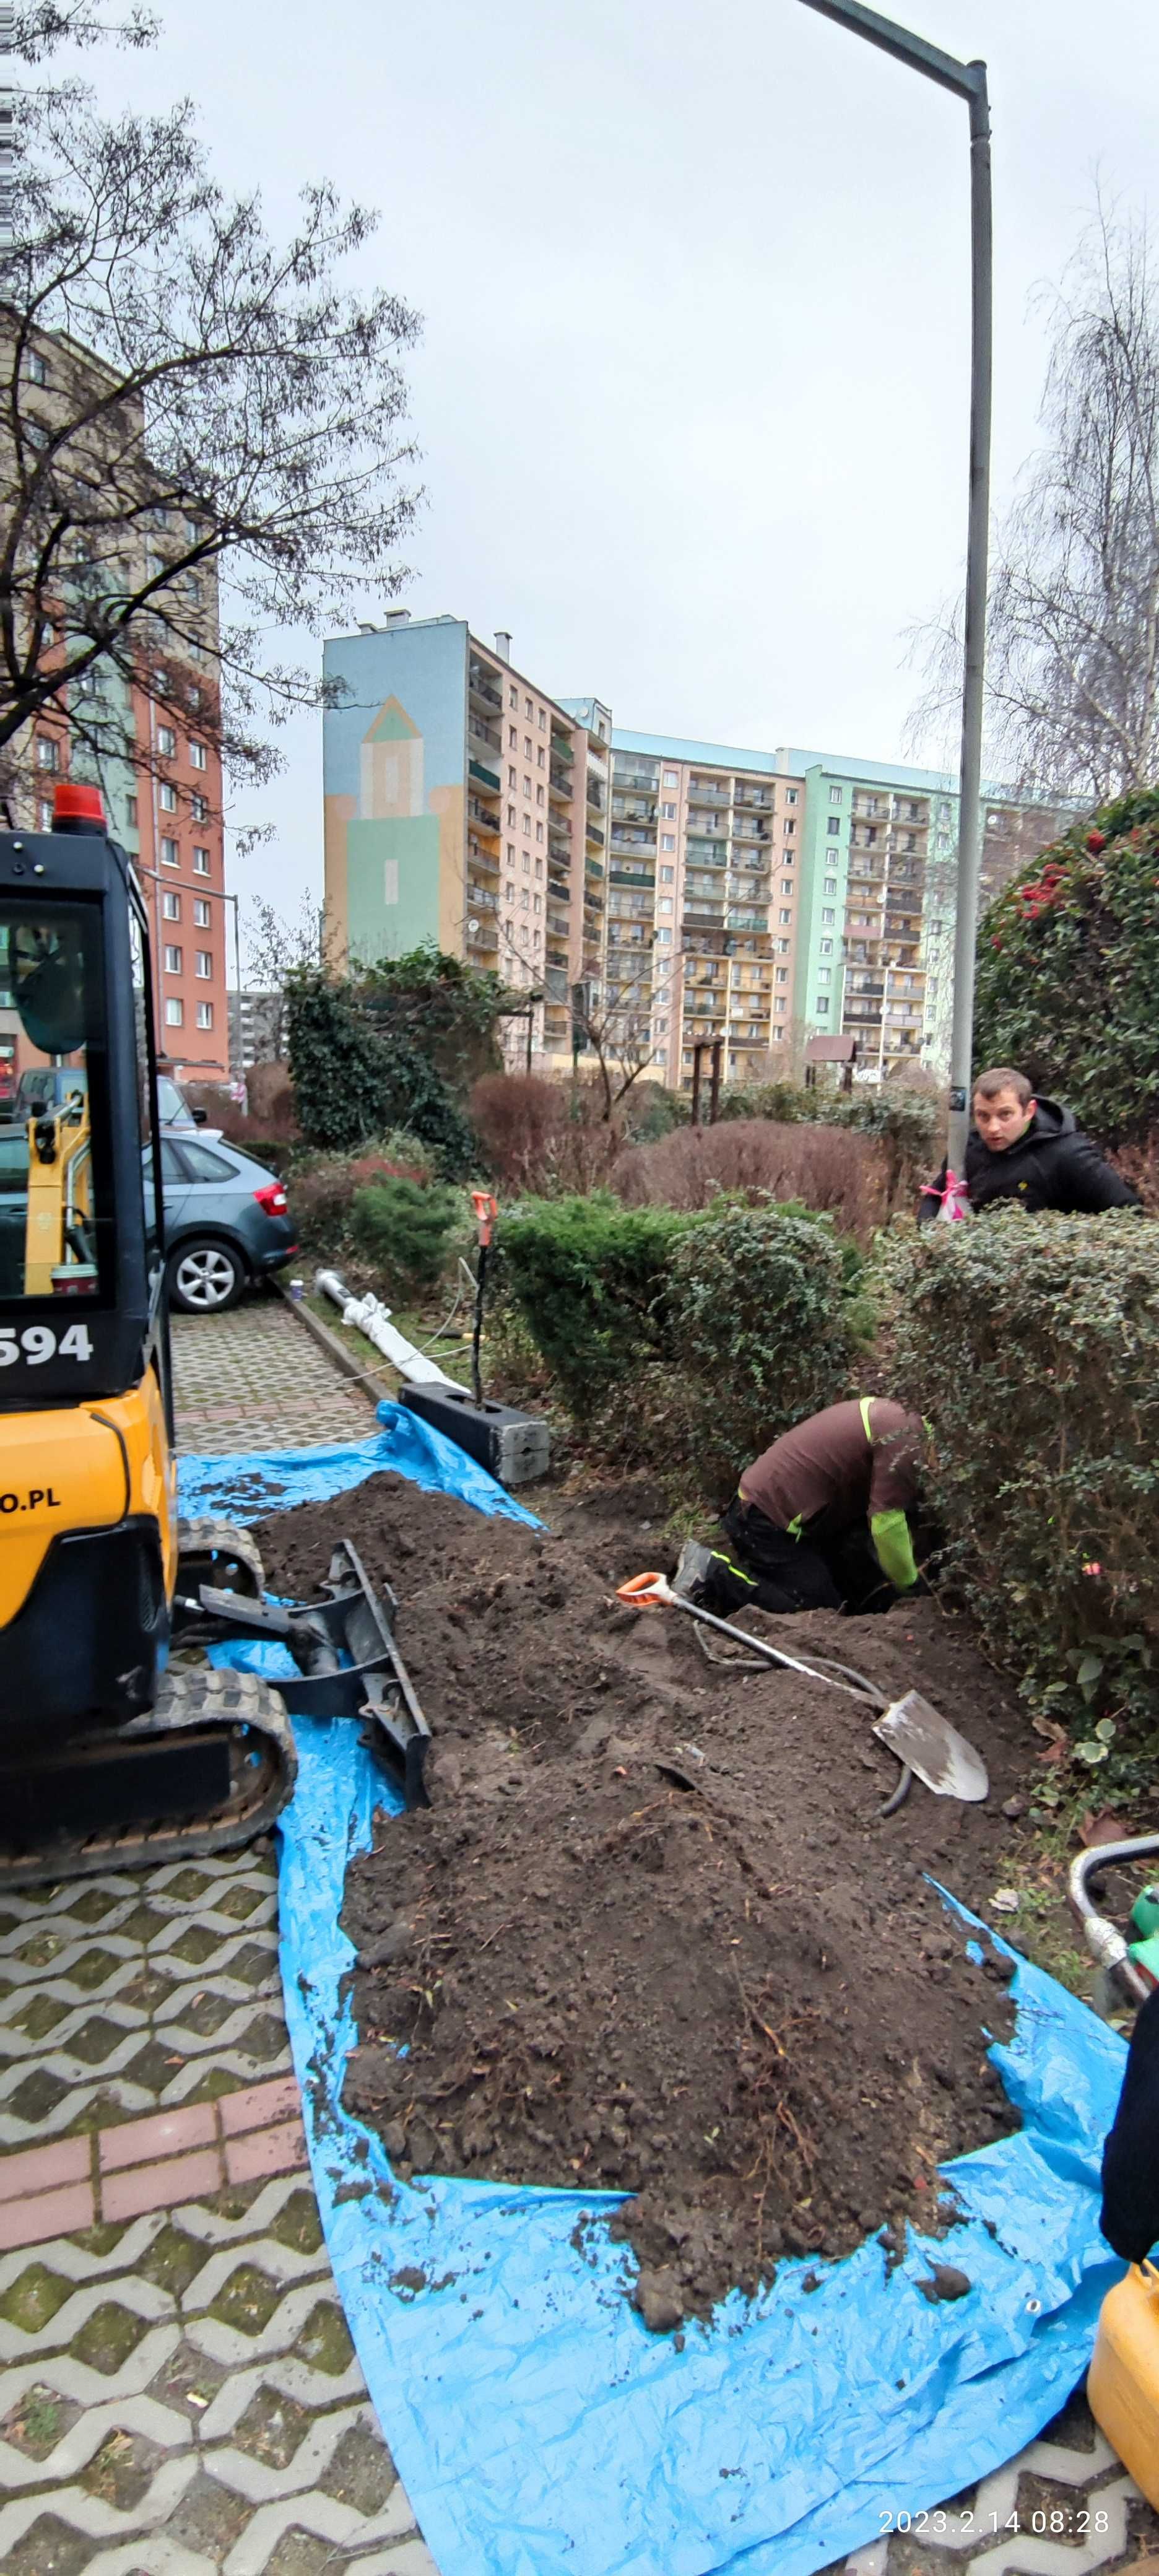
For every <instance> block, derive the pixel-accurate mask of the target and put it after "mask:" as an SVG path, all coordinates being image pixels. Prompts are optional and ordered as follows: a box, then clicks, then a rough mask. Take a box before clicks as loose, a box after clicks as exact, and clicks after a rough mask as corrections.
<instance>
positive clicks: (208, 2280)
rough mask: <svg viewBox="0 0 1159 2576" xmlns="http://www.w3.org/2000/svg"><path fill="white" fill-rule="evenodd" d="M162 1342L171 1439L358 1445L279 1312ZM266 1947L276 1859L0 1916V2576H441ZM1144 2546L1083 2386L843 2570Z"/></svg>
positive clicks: (15, 1902) (1012, 2573) (1156, 2524)
mask: <svg viewBox="0 0 1159 2576" xmlns="http://www.w3.org/2000/svg"><path fill="white" fill-rule="evenodd" d="M174 1351H175V1361H176V1380H177V1401H178V1423H179V1433H180V1438H181V1442H182V1445H183V1446H184V1447H186V1448H196V1449H199V1450H206V1451H208V1452H210V1453H211V1454H212V1453H213V1452H214V1451H215V1450H217V1451H220V1450H229V1449H234V1448H241V1447H246V1446H248V1445H250V1444H251V1443H260V1442H268V1443H269V1445H270V1446H272V1447H286V1446H291V1445H296V1444H298V1443H299V1442H302V1443H308V1442H310V1441H312V1440H313V1441H320V1440H332V1439H341V1438H348V1437H355V1438H359V1437H364V1436H365V1434H366V1432H367V1430H368V1428H369V1426H370V1421H371V1418H372V1417H371V1414H370V1409H369V1406H368V1405H367V1404H365V1403H364V1401H363V1400H362V1398H361V1397H360V1396H359V1395H358V1393H357V1392H356V1391H354V1390H352V1389H351V1388H349V1387H348V1386H347V1385H346V1384H345V1383H344V1381H342V1380H341V1379H340V1378H339V1377H338V1376H337V1374H336V1373H334V1372H332V1370H331V1368H330V1366H329V1363H328V1362H327V1360H326V1359H325V1357H324V1355H323V1354H322V1353H321V1352H320V1351H318V1350H317V1348H316V1347H315V1345H314V1344H313V1343H312V1342H311V1341H310V1339H309V1337H308V1335H307V1334H306V1333H305V1332H304V1331H303V1330H302V1328H301V1326H300V1325H299V1323H298V1321H297V1319H296V1318H295V1317H294V1316H293V1315H290V1314H287V1313H286V1311H285V1310H284V1308H282V1307H281V1305H280V1304H279V1303H277V1302H275V1301H274V1300H272V1299H271V1300H269V1301H265V1300H262V1301H255V1302H252V1303H250V1304H249V1305H246V1306H243V1307H241V1308H239V1309H237V1310H235V1312H234V1313H233V1314H230V1315H225V1316H221V1317H215V1318H210V1317H204V1318H202V1317H197V1318H193V1317H189V1318H185V1317H179V1318H175V1323H174ZM276 1944H277V1884H276V1877H275V1871H274V1860H273V1853H272V1849H271V1847H270V1845H269V1843H268V1842H265V1843H262V1844H258V1845H255V1846H253V1847H252V1848H251V1849H250V1850H249V1851H246V1852H241V1853H237V1854H230V1855H228V1856H226V1857H224V1858H223V1859H221V1860H218V1861H205V1860H198V1861H196V1862H191V1863H188V1864H178V1863H172V1862H171V1863H169V1864H168V1865H167V1866H164V1867H161V1868H156V1869H153V1870H149V1871H142V1872H141V1873H140V1874H134V1875H130V1874H128V1873H121V1874H117V1873H110V1874H109V1875H108V1876H107V1877H104V1878H97V1879H87V1880H83V1881H80V1882H78V1883H74V1884H73V1885H72V1886H61V1887H55V1888H36V1889H30V1890H28V1891H26V1892H22V1893H20V1894H15V1895H12V1896H8V1897H0V2567H2V2568H3V2569H4V2571H5V2576H145V2571H146V2570H148V2576H347V2571H349V2576H438V2571H437V2569H436V2568H435V2564H434V2561H433V2559H432V2558H431V2556H430V2553H429V2551H428V2550H427V2549H426V2547H425V2545H424V2543H423V2541H422V2539H421V2538H420V2536H419V2534H418V2532H417V2530H416V2529H415V2524H414V2515H413V2513H412V2511H411V2508H410V2505H409V2502H408V2500H407V2497H406V2495H405V2493H404V2490H403V2488H402V2485H401V2483H400V2481H399V2480H398V2478H397V2476H396V2473H395V2469H394V2464H393V2462H392V2460H391V2456H390V2452H389V2449H388V2447H387V2444H386V2442H385V2441H384V2439H383V2436H382V2432H381V2430H380V2428H379V2426H378V2424H377V2421H376V2418H375V2416H374V2413H373V2410H372V2409H371V2407H370V2405H369V2403H368V2400H367V2394H366V2389H365V2385H364V2382H363V2379H362V2376H361V2372H360V2370H359V2368H358V2364H357V2361H356V2359H355V2356H354V2353H353V2349H352V2347H351V2343H350V2339H349V2336H348V2334H347V2331H346V2326H345V2323H344V2320H343V2317H342V2312H341V2308H340V2305H339V2302H338V2299H337V2295H336V2292H335V2289H334V2284H333V2280H332V2277H331V2274H330V2270H329V2266H328V2263H327V2260H326V2254H325V2249H324V2246H323V2243H322V2235H321V2229H320V2226H319V2221H318V2215H317V2209H316V2206H315V2203H314V2198H313V2193H312V2191H311V2189H310V2186H309V2181H308V2178H307V2175H306V2172H305V2169H304V2165H303V2153H304V2143H303V2139H302V2134H301V2129H300V2125H299V2122H298V2119H297V2116H296V2088H295V2086H294V2082H293V2077H292V2072H291V2069H290V2057H289V2049H288V2045H287V2039H286V2031H285V2024H284V2021H283V2018H282V2010H281V1990H280V1982H279V1977H278V1966H277V1947H276ZM971 2511H972V2516H973V2519H972V2520H970V2519H969V2516H970V2514H971ZM1060 2515H1061V2516H1062V2517H1063V2519H1062V2521H1061V2524H1060V2522H1059V2520H1058V2517H1059V2516H1060ZM1043 2516H1045V2518H1046V2519H1045V2528H1044V2527H1043V2520H1042V2517H1043ZM1052 2516H1053V2517H1055V2519H1054V2521H1053V2523H1052V2519H1051V2517H1052ZM1036 2517H1037V2518H1038V2528H1037V2529H1036V2528H1035V2519H1036ZM1015 2526H1017V2527H1015ZM1060 2532H1061V2536H1058V2537H1056V2536H1055V2534H1058V2533H1060ZM1157 2546H1159V2516H1156V2515H1154V2514H1152V2513H1150V2511H1149V2509H1148V2508H1147V2507H1146V2506H1145V2505H1143V2504H1142V2503H1141V2501H1140V2500H1139V2499H1138V2496H1137V2491H1136V2490H1135V2489H1134V2487H1133V2486H1132V2484H1131V2481H1130V2480H1129V2479H1128V2478H1126V2477H1125V2476H1124V2474H1123V2472H1122V2470H1121V2468H1120V2467H1119V2464H1118V2463H1117V2461H1115V2460H1114V2459H1113V2458H1112V2455H1111V2453H1110V2452H1109V2450H1108V2449H1107V2447H1106V2445H1105V2444H1104V2443H1103V2442H1102V2441H1101V2439H1100V2437H1099V2436H1098V2435H1097V2434H1096V2432H1095V2429H1094V2426H1093V2424H1092V2422H1091V2419H1090V2416H1089V2414H1088V2412H1087V2410H1086V2407H1085V2404H1084V2402H1083V2401H1082V2399H1081V2397H1079V2398H1076V2399H1075V2400H1073V2401H1072V2404H1071V2406H1070V2407H1069V2408H1068V2409H1067V2410H1066V2413H1065V2415H1064V2416H1063V2417H1062V2418H1060V2419H1059V2420H1058V2422H1057V2423H1056V2424H1055V2425H1054V2426H1051V2427H1050V2428H1048V2435H1047V2437H1046V2438H1045V2439H1044V2440H1043V2441H1042V2442H1039V2443H1036V2444H1033V2445H1032V2446H1031V2449H1030V2450H1029V2451H1028V2452H1026V2453H1024V2454H1023V2455H1022V2458H1021V2459H1020V2460H1018V2461H1015V2462H1014V2463H1012V2464H1011V2466H1010V2467H1008V2468H1007V2469H1005V2470H1003V2471H1001V2472H1000V2473H999V2474H998V2475H997V2476H996V2477H993V2478H990V2479H988V2480H986V2481H984V2483H983V2485H982V2486H981V2487H980V2488H979V2489H978V2490H977V2492H976V2494H973V2495H970V2494H967V2495H964V2496H959V2497H955V2498H954V2499H953V2501H952V2506H951V2507H947V2510H946V2515H945V2519H944V2525H943V2526H942V2527H939V2518H938V2517H937V2516H929V2517H927V2518H926V2521H925V2524H924V2526H922V2527H921V2528H920V2529H919V2530H918V2531H917V2532H915V2533H904V2532H903V2533H899V2534H894V2535H893V2536H892V2537H890V2538H888V2539H887V2540H886V2541H885V2542H883V2543H879V2544H876V2545H874V2546H872V2547H871V2548H869V2549H863V2550H861V2551H859V2552H858V2553H857V2554H856V2556H855V2557H854V2558H852V2559H851V2560H849V2562H848V2567H849V2570H850V2571H851V2576H1007V2571H1009V2576H1087V2571H1088V2570H1090V2571H1094V2570H1096V2569H1106V2570H1108V2571H1110V2570H1112V2569H1114V2570H1118V2569H1121V2568H1127V2567H1129V2566H1131V2565H1134V2564H1135V2563H1136V2561H1137V2559H1138V2557H1139V2553H1140V2551H1142V2552H1144V2553H1146V2552H1147V2551H1148V2550H1153V2549H1155V2548H1156V2547H1157Z"/></svg>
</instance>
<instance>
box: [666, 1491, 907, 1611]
mask: <svg viewBox="0 0 1159 2576" xmlns="http://www.w3.org/2000/svg"><path fill="white" fill-rule="evenodd" d="M723 1528H724V1532H725V1541H726V1544H725V1546H724V1547H723V1548H721V1549H718V1550H715V1551H714V1553H713V1558H712V1563H711V1566H710V1568H709V1572H708V1576H707V1578H706V1589H707V1606H708V1607H709V1608H710V1609H712V1610H717V1611H723V1613H724V1615H725V1616H728V1615H729V1614H730V1613H731V1612H732V1611H734V1610H740V1609H743V1608H744V1606H745V1604H746V1602H747V1603H749V1604H750V1605H751V1606H752V1607H753V1608H754V1609H757V1610H770V1611H773V1612H781V1613H784V1612H787V1611H792V1610H852V1611H856V1612H859V1613H861V1612H865V1611H869V1610H887V1609H888V1608H889V1605H890V1602H891V1601H892V1600H893V1599H894V1598H895V1595H894V1591H893V1586H892V1584H890V1583H888V1582H887V1580H886V1578H885V1576H884V1574H883V1573H882V1570H881V1567H880V1565H879V1564H878V1562H877V1557H876V1554H875V1552H874V1547H873V1542H872V1540H871V1538H870V1535H869V1530H868V1527H867V1525H866V1524H865V1523H861V1524H860V1525H859V1526H857V1527H855V1528H854V1529H851V1530H842V1531H841V1532H840V1533H839V1535H837V1536H836V1537H832V1538H825V1539H817V1538H808V1537H806V1538H791V1537H790V1535H789V1532H788V1531H787V1530H782V1529H778V1528H777V1527H776V1524H775V1522H773V1521H771V1520H770V1519H769V1517H768V1515H767V1513H766V1512H762V1511H761V1510H759V1509H758V1506H757V1505H756V1504H755V1503H746V1502H743V1501H742V1499H741V1496H740V1495H739V1494H737V1495H735V1496H734V1498H733V1500H732V1502H731V1503H730V1504H729V1507H728V1510H727V1511H726V1512H725V1514H724V1518H723Z"/></svg>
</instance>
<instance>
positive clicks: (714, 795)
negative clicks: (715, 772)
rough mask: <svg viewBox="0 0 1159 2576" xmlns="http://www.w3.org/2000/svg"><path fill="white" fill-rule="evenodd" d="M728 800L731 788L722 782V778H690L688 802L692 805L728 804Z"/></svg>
mask: <svg viewBox="0 0 1159 2576" xmlns="http://www.w3.org/2000/svg"><path fill="white" fill-rule="evenodd" d="M728 800H729V788H728V786H727V785H726V784H722V782H721V780H720V779H718V778H690V779H689V781H688V802H689V804H690V805H727V803H728Z"/></svg>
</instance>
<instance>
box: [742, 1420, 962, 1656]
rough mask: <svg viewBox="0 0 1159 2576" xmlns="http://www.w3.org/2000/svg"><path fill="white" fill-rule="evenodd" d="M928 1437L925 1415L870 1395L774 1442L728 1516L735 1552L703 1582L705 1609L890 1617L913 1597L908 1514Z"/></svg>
mask: <svg viewBox="0 0 1159 2576" xmlns="http://www.w3.org/2000/svg"><path fill="white" fill-rule="evenodd" d="M925 1436H926V1435H925V1425H924V1423H923V1421H922V1418H921V1415H920V1414H918V1413H907V1412H906V1410H905V1408H904V1406H903V1405H900V1404H894V1403H893V1402H892V1400H891V1399H890V1397H888V1396H880V1395H873V1396H870V1395H863V1396H862V1397H861V1399H860V1401H857V1400H852V1401H850V1402H849V1403H847V1404H830V1405H828V1406H827V1407H826V1409H825V1411H824V1413H814V1414H812V1415H811V1416H810V1418H809V1420H808V1421H806V1422H799V1423H797V1425H796V1427H795V1429H794V1430H792V1431H786V1432H785V1433H784V1434H783V1436H782V1438H781V1439H780V1440H774V1442H773V1445H772V1447H771V1449H766V1450H764V1451H763V1452H762V1455H761V1456H760V1457H759V1458H757V1459H755V1460H754V1462H753V1465H752V1466H751V1467H746V1469H745V1472H744V1474H743V1476H742V1477H741V1480H740V1491H739V1493H738V1494H737V1495H736V1496H735V1498H734V1500H733V1501H732V1502H731V1503H730V1504H729V1507H728V1510H727V1511H726V1512H725V1514H724V1529H725V1532H726V1536H727V1540H728V1545H727V1547H726V1548H723V1549H714V1550H713V1551H712V1553H711V1555H710V1557H709V1561H708V1565H707V1567H706V1568H705V1569H704V1571H703V1574H702V1576H701V1581H702V1585H703V1598H704V1601H705V1603H706V1605H707V1607H708V1608H710V1609H713V1610H717V1611H721V1612H725V1613H729V1612H732V1611H734V1610H739V1609H741V1608H743V1607H744V1605H745V1604H746V1603H747V1604H749V1605H750V1606H751V1607H753V1608H755V1609H758V1610H772V1611H791V1610H841V1609H848V1610H854V1611H859V1610H867V1609H875V1610H877V1609H880V1610H884V1609H888V1607H889V1604H890V1601H891V1600H892V1599H893V1598H894V1596H895V1595H896V1594H897V1593H899V1592H911V1591H912V1590H913V1587H914V1585H915V1583H916V1582H917V1580H918V1569H917V1566H916V1565H915V1563H914V1553H913V1544H912V1541H911V1538H910V1530H909V1523H908V1521H907V1519H906V1513H907V1511H908V1510H909V1509H910V1507H911V1506H912V1505H913V1504H914V1503H915V1502H916V1500H917V1495H918V1484H919V1479H920V1474H921V1463H922V1454H923V1450H924V1447H925ZM698 1571H699V1569H698Z"/></svg>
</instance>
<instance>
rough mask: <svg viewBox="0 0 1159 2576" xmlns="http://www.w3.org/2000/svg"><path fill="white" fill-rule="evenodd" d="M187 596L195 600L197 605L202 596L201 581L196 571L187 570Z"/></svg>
mask: <svg viewBox="0 0 1159 2576" xmlns="http://www.w3.org/2000/svg"><path fill="white" fill-rule="evenodd" d="M185 596H186V598H187V599H191V600H192V601H193V604H194V606H195V607H196V606H197V603H198V601H199V600H200V598H201V583H200V582H199V580H198V578H197V575H196V573H195V572H187V573H186V575H185Z"/></svg>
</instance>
